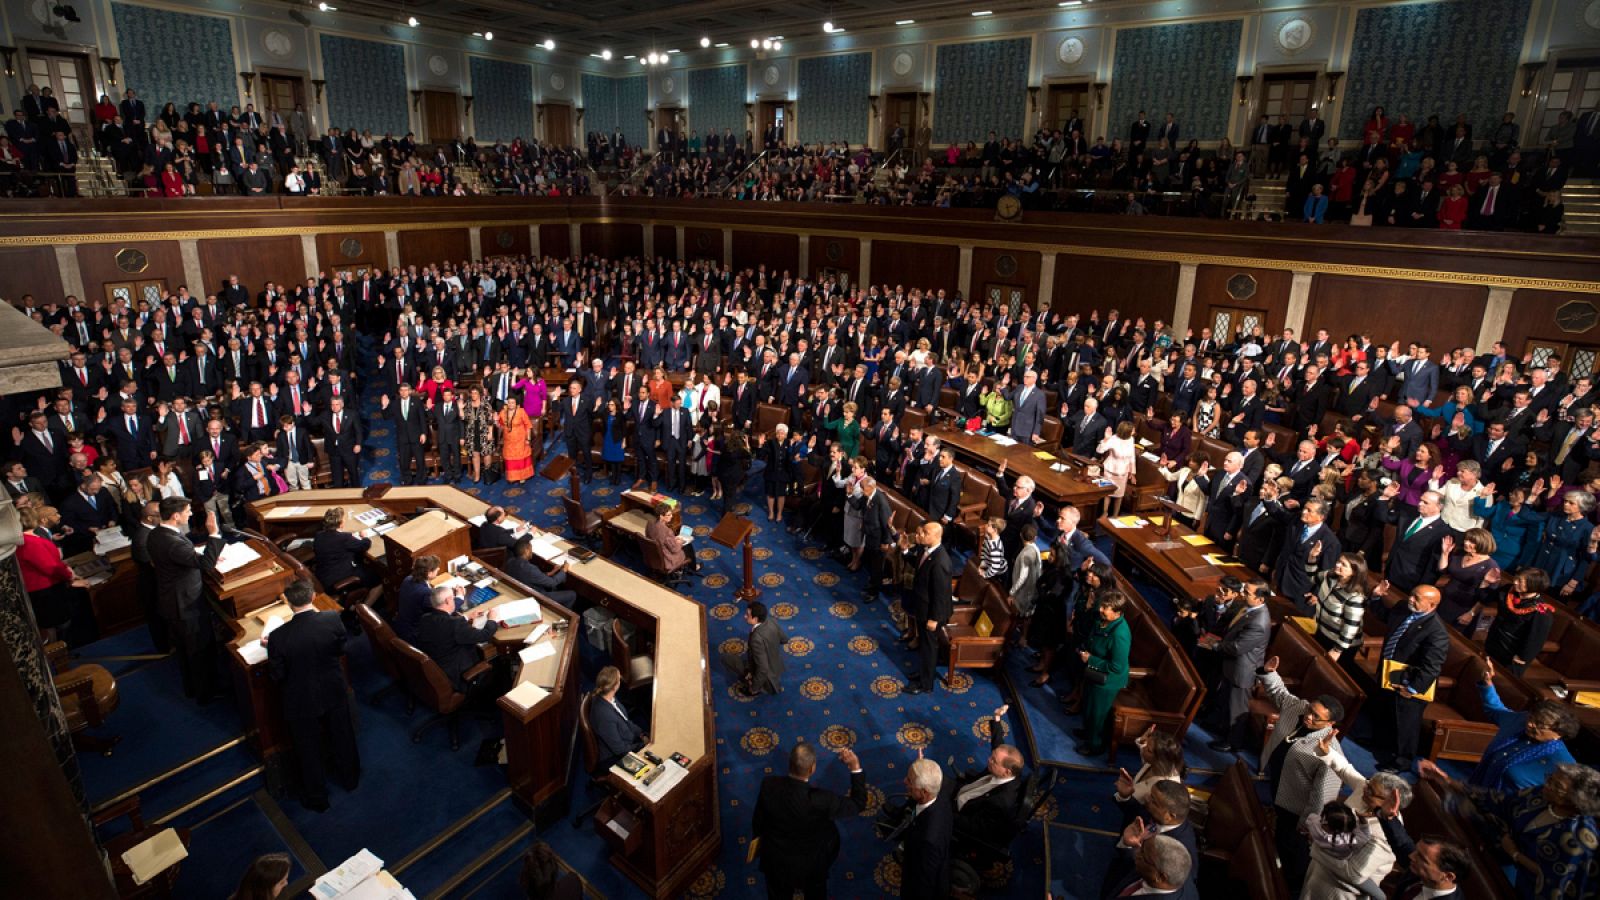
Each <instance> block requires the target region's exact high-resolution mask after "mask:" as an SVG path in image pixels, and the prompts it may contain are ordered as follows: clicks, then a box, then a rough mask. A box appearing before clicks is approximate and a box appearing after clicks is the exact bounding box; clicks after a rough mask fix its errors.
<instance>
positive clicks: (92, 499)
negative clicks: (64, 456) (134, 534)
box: [61, 472, 118, 556]
mask: <svg viewBox="0 0 1600 900" xmlns="http://www.w3.org/2000/svg"><path fill="white" fill-rule="evenodd" d="M117 513H118V509H117V501H116V499H115V498H114V497H112V495H111V492H110V491H108V490H106V489H105V485H104V484H103V483H102V482H101V480H100V476H99V475H97V474H95V473H94V472H90V473H89V474H87V475H84V476H83V478H82V480H81V481H80V482H79V484H78V489H77V490H76V491H73V492H72V493H70V494H68V495H67V496H66V497H65V498H64V499H63V500H62V501H61V524H62V525H65V526H67V527H68V528H71V529H72V533H71V534H68V535H67V536H66V537H64V538H62V539H61V552H62V554H63V555H65V556H76V555H77V554H79V553H82V552H84V551H85V550H89V549H91V548H92V547H94V541H95V535H96V534H97V533H99V531H100V529H102V528H106V527H108V526H111V525H115V524H116V522H117Z"/></svg>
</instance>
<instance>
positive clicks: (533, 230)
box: [528, 225, 541, 259]
mask: <svg viewBox="0 0 1600 900" xmlns="http://www.w3.org/2000/svg"><path fill="white" fill-rule="evenodd" d="M528 253H529V254H530V255H531V256H532V257H533V258H534V259H538V258H539V256H540V255H541V254H540V253H539V226H537V225H529V226H528Z"/></svg>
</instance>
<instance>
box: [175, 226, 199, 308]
mask: <svg viewBox="0 0 1600 900" xmlns="http://www.w3.org/2000/svg"><path fill="white" fill-rule="evenodd" d="M178 255H179V256H181V257H182V258H183V280H184V281H185V282H187V283H188V286H189V293H190V295H192V296H195V297H204V296H205V295H206V276H205V272H204V271H202V270H201V268H200V245H199V243H197V242H195V241H192V240H190V241H179V242H178Z"/></svg>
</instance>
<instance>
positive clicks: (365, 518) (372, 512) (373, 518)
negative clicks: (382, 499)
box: [356, 509, 388, 525]
mask: <svg viewBox="0 0 1600 900" xmlns="http://www.w3.org/2000/svg"><path fill="white" fill-rule="evenodd" d="M387 515H388V513H385V512H384V511H383V510H381V509H369V510H367V511H366V512H363V513H356V521H357V522H360V523H361V524H363V525H376V524H378V523H379V522H381V521H383V519H384V518H385V517H386V516H387Z"/></svg>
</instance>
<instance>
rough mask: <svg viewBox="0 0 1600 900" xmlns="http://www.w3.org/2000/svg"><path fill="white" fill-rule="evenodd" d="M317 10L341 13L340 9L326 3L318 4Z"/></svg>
mask: <svg viewBox="0 0 1600 900" xmlns="http://www.w3.org/2000/svg"><path fill="white" fill-rule="evenodd" d="M317 9H319V10H321V11H323V12H338V11H339V7H337V6H329V5H328V4H326V3H318V4H317Z"/></svg>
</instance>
